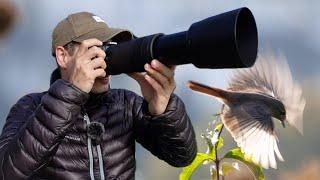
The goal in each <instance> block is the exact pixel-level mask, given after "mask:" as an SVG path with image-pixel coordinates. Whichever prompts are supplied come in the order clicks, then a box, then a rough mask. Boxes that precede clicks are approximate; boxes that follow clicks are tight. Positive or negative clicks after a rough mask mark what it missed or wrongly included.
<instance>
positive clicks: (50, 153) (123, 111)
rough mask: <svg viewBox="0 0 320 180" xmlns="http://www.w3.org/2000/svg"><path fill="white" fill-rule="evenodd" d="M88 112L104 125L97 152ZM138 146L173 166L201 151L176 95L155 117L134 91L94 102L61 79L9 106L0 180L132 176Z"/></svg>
mask: <svg viewBox="0 0 320 180" xmlns="http://www.w3.org/2000/svg"><path fill="white" fill-rule="evenodd" d="M83 110H85V112H86V113H87V114H88V116H89V118H90V120H91V122H100V123H102V124H103V125H104V128H105V133H103V136H102V142H101V143H100V145H99V148H98V145H95V144H94V143H93V142H92V141H90V142H89V139H88V136H87V131H86V122H85V121H84V111H83ZM90 140H91V139H90ZM135 141H137V142H139V143H140V144H142V146H143V147H145V148H146V149H148V150H149V151H151V153H152V154H154V155H156V156H157V157H158V158H159V159H162V160H164V161H166V162H167V163H169V164H170V165H172V166H176V167H181V166H186V165H188V164H189V163H191V162H192V160H193V159H194V157H195V155H196V151H197V147H196V141H195V133H194V130H193V127H192V125H191V122H190V120H189V118H188V115H187V114H186V111H185V108H184V104H183V102H182V101H181V100H180V99H179V98H178V97H177V96H175V95H172V96H171V98H170V102H169V104H168V106H167V109H166V111H165V113H164V114H162V115H159V116H154V117H153V116H150V115H149V114H148V108H147V104H146V102H145V101H144V100H143V99H142V97H140V96H138V95H136V94H134V93H133V92H130V91H127V90H119V89H117V90H116V89H110V90H109V91H107V92H106V93H104V94H99V95H92V96H90V98H89V95H88V94H87V93H84V92H82V91H81V90H79V89H78V88H76V87H75V86H73V85H72V84H70V83H68V82H66V81H64V80H61V79H59V80H57V81H55V83H53V84H52V85H51V86H50V88H49V90H48V92H43V93H35V94H29V95H26V96H24V97H22V98H21V99H20V100H19V101H18V102H17V103H16V104H15V105H14V106H13V107H12V108H11V111H10V113H9V115H8V117H7V120H6V123H5V125H4V127H3V131H2V134H1V137H0V167H1V168H0V179H1V180H3V179H6V180H16V179H55V180H56V179H59V180H63V179H71V180H88V179H92V177H90V166H91V170H92V175H93V176H94V178H95V179H101V178H100V176H101V174H103V173H104V177H105V179H121V180H123V179H134V172H135ZM88 143H93V144H92V146H91V148H90V146H88ZM89 145H90V144H89ZM91 150H92V151H91ZM99 150H101V151H100V152H101V154H100V158H102V159H103V160H102V159H101V160H99ZM90 152H92V156H91V158H90ZM90 159H91V160H92V163H90ZM101 161H103V162H101ZM99 163H100V165H99ZM102 169H103V170H102ZM102 179H103V178H102Z"/></svg>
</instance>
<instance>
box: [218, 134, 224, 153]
mask: <svg viewBox="0 0 320 180" xmlns="http://www.w3.org/2000/svg"><path fill="white" fill-rule="evenodd" d="M222 146H223V138H222V137H219V140H218V142H217V150H219V149H220V148H222Z"/></svg>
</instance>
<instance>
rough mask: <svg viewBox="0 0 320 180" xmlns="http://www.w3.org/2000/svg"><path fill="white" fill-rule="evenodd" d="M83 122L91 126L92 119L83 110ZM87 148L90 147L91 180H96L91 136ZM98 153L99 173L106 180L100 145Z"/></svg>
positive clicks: (102, 179)
mask: <svg viewBox="0 0 320 180" xmlns="http://www.w3.org/2000/svg"><path fill="white" fill-rule="evenodd" d="M83 120H84V121H85V123H86V125H87V126H89V125H90V123H91V122H90V118H89V115H88V114H87V112H86V111H85V109H84V108H83ZM87 147H88V154H89V163H90V164H89V168H90V178H91V180H95V178H94V172H93V169H94V167H93V166H94V161H93V146H92V140H91V138H90V137H89V136H87ZM97 153H98V162H99V171H100V178H101V180H105V176H104V168H103V158H102V152H101V146H100V144H99V145H97Z"/></svg>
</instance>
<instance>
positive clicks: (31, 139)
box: [0, 80, 88, 180]
mask: <svg viewBox="0 0 320 180" xmlns="http://www.w3.org/2000/svg"><path fill="white" fill-rule="evenodd" d="M35 99H36V98H35V97H34V95H32V94H31V95H27V96H24V97H22V98H21V99H20V100H19V101H18V102H17V103H16V104H15V105H14V106H13V107H12V108H11V110H10V112H9V115H8V116H7V119H6V123H5V125H4V128H3V130H2V134H1V136H0V180H4V179H6V180H8V179H15V180H17V179H28V178H30V177H32V176H33V174H34V173H36V172H37V170H38V169H40V168H41V167H43V166H45V165H46V163H48V162H49V161H50V158H51V157H52V155H53V154H54V153H55V151H56V149H57V147H58V145H59V143H60V142H61V140H62V139H63V137H64V135H65V134H66V132H67V131H68V128H69V127H70V126H71V125H72V124H73V123H74V121H75V120H76V118H77V116H78V115H79V113H80V110H81V105H82V104H84V103H85V102H86V100H87V99H88V94H87V93H84V92H82V91H81V90H79V89H77V88H76V87H75V86H73V85H71V84H70V83H68V82H66V81H64V80H57V81H56V82H55V83H54V84H52V85H51V87H50V88H49V91H48V92H47V93H45V94H44V95H43V96H42V98H41V101H40V100H38V101H40V102H36V100H35Z"/></svg>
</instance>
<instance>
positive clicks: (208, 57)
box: [103, 7, 258, 75]
mask: <svg viewBox="0 0 320 180" xmlns="http://www.w3.org/2000/svg"><path fill="white" fill-rule="evenodd" d="M103 49H104V50H105V52H106V54H107V57H106V61H107V64H108V67H107V68H106V72H107V74H110V75H115V74H121V73H130V72H143V71H144V68H143V67H144V64H146V63H150V61H151V60H152V59H159V60H160V61H161V62H162V63H163V64H166V65H182V64H189V63H192V64H193V65H195V66H196V67H198V68H209V69H217V68H246V67H251V66H252V65H253V64H254V62H255V60H256V57H257V51H258V33H257V27H256V22H255V19H254V16H253V14H252V13H251V11H250V10H249V9H248V8H246V7H243V8H240V9H236V10H233V11H229V12H225V13H223V14H219V15H216V16H212V17H209V18H206V19H204V20H201V21H199V22H196V23H193V24H192V25H191V26H190V28H189V29H188V30H187V31H183V32H178V33H174V34H169V35H165V34H162V33H159V34H153V35H149V36H145V37H140V38H136V39H133V40H131V41H126V42H122V43H119V44H117V45H115V44H114V45H110V44H106V45H104V47H103Z"/></svg>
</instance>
